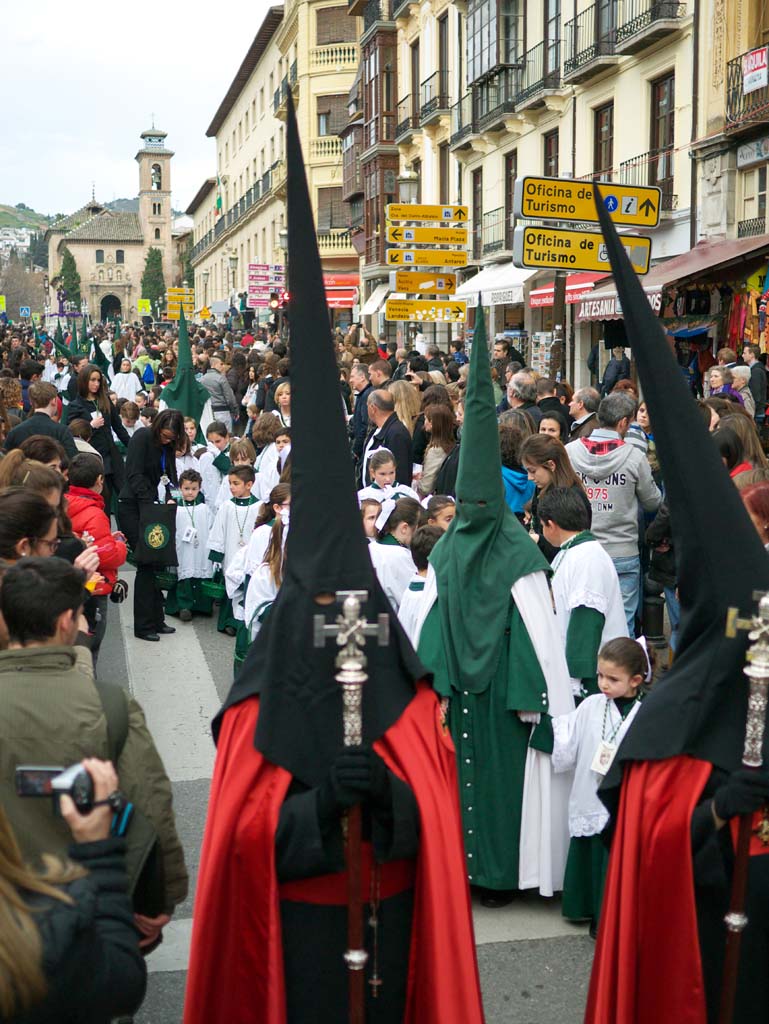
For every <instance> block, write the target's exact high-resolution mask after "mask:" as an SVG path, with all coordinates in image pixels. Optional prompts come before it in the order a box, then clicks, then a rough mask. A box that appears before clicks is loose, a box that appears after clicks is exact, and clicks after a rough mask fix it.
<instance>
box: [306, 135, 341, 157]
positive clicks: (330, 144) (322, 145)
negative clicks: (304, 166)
mask: <svg viewBox="0 0 769 1024" xmlns="http://www.w3.org/2000/svg"><path fill="white" fill-rule="evenodd" d="M341 155H342V140H341V139H340V138H339V136H338V135H323V136H322V137H321V138H318V139H310V160H311V161H312V162H313V163H319V164H321V163H333V164H336V163H338V162H339V158H340V157H341Z"/></svg>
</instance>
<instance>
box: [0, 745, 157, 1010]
mask: <svg viewBox="0 0 769 1024" xmlns="http://www.w3.org/2000/svg"><path fill="white" fill-rule="evenodd" d="M82 764H83V768H85V770H86V771H87V772H88V774H89V775H90V777H91V779H92V782H93V790H94V798H95V801H96V802H95V804H94V806H93V809H92V810H91V811H90V812H89V813H87V814H81V813H80V812H79V811H78V810H77V809H76V807H75V804H74V803H73V801H72V799H71V798H70V797H69V796H67V795H66V794H62V796H61V797H60V809H61V816H62V818H63V820H64V821H65V822H66V824H67V826H68V828H69V830H70V832H71V833H72V838H73V839H74V845H71V846H70V847H69V850H68V859H67V860H66V861H65V860H57V859H56V858H55V857H52V856H50V855H48V856H46V857H45V858H44V861H45V869H44V870H43V871H41V872H37V871H34V870H32V869H30V868H29V867H27V865H26V864H25V862H24V859H23V857H22V853H21V850H20V849H19V845H18V843H17V841H16V837H15V836H14V833H13V830H12V828H11V825H10V822H9V820H8V817H7V815H6V813H5V812H4V811H3V809H2V807H0V920H2V927H0V963H1V964H2V968H0V1019H2V1020H3V1021H6V1022H8V1024H60V1022H61V1021H76V1020H77V1021H85V1020H87V1021H89V1022H92V1024H106V1022H107V1021H109V1020H110V1019H111V1018H113V1017H117V1016H120V1015H126V1014H132V1013H134V1012H135V1011H136V1010H137V1009H138V1008H139V1006H140V1005H141V1003H142V1000H143V999H144V992H145V988H146V985H147V969H146V965H145V962H144V958H143V957H142V955H141V952H140V950H139V943H138V935H137V931H136V927H135V925H134V923H133V921H132V916H131V904H130V901H129V898H128V891H127V890H128V883H127V876H126V867H125V850H126V841H125V839H119V838H114V837H112V836H111V831H112V823H113V811H112V808H111V806H110V801H109V798H110V796H112V795H113V794H115V793H116V792H117V789H118V777H117V774H116V772H115V769H114V768H113V767H112V765H111V764H110V763H109V762H107V761H100V760H97V759H96V758H88V759H86V760H84V761H83V762H82ZM47 813H48V814H50V813H51V810H50V807H48V808H47Z"/></svg>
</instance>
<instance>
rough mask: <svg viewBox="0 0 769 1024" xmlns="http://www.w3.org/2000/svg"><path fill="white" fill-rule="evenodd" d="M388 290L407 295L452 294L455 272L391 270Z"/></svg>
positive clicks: (454, 289) (455, 280)
mask: <svg viewBox="0 0 769 1024" xmlns="http://www.w3.org/2000/svg"><path fill="white" fill-rule="evenodd" d="M390 290H391V291H393V292H406V294H407V295H453V294H454V292H455V291H456V290H457V275H456V274H426V273H424V272H420V271H418V270H391V271H390Z"/></svg>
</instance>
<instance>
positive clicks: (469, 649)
mask: <svg viewBox="0 0 769 1024" xmlns="http://www.w3.org/2000/svg"><path fill="white" fill-rule="evenodd" d="M456 492H457V493H456V498H457V514H456V517H455V518H454V520H453V522H452V523H451V525H450V527H449V529H448V530H447V531H446V533H445V534H444V536H443V537H442V538H441V540H440V541H439V542H438V544H437V545H436V546H435V548H434V549H433V552H432V554H431V556H430V562H431V564H432V566H433V568H434V569H435V575H436V577H437V581H438V608H439V612H440V617H441V625H442V631H443V639H444V643H445V645H446V654H447V658H448V663H449V669H450V674H451V677H452V678H453V679H455V680H457V685H460V686H461V688H462V689H465V690H469V691H471V692H474V693H479V692H481V691H482V690H484V689H485V688H486V687H487V686H488V685H489V683H490V682H491V679H492V677H493V675H494V672H495V670H496V666H497V663H498V661H499V656H500V652H501V647H502V644H503V643H504V642H505V629H506V628H507V626H508V622H509V618H510V588H511V587H512V585H513V584H514V583H515V582H516V581H517V580H519V579H520V578H521V576H527V575H529V573H532V572H547V571H548V569H549V566H548V564H547V561H546V560H545V558H544V557H543V556H542V554H541V553H540V551H539V549H538V548H537V546H536V544H535V543H534V542H533V541H532V539H531V538H530V537H529V535H528V534H527V532H526V531H525V530H524V528H523V527H522V526H521V524H520V523H519V522H518V520H517V519H516V517H515V516H514V515H513V513H512V512H511V511H510V508H509V507H508V505H507V503H506V502H505V496H504V488H503V485H502V459H501V455H500V451H499V428H498V425H497V415H496V408H495V403H494V389H493V387H492V383H491V363H490V361H489V349H488V344H487V341H486V321H485V318H484V314H483V307H482V306H481V304H480V299H479V301H478V307H477V319H476V324H475V331H474V333H473V347H472V351H471V353H470V371H469V374H468V378H467V392H466V398H465V418H464V422H463V424H462V443H461V446H460V449H459V472H458V474H457V487H456Z"/></svg>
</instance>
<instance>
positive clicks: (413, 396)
mask: <svg viewBox="0 0 769 1024" xmlns="http://www.w3.org/2000/svg"><path fill="white" fill-rule="evenodd" d="M387 390H388V391H389V392H390V394H391V395H392V396H393V402H394V403H395V415H396V416H397V417H398V419H399V420H400V421H401V423H402V424H403V426H404V427H405V428H406V430H408V432H409V434H411V436H412V437H413V436H414V425H415V424H416V421H417V417H418V416H419V411H420V408H421V404H422V403H421V400H420V397H419V392H418V391H416V390H415V389H414V388H413V387H412V386H411V384H408V383H407V382H406V381H405V380H391V381H389V383H388V385H387Z"/></svg>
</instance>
